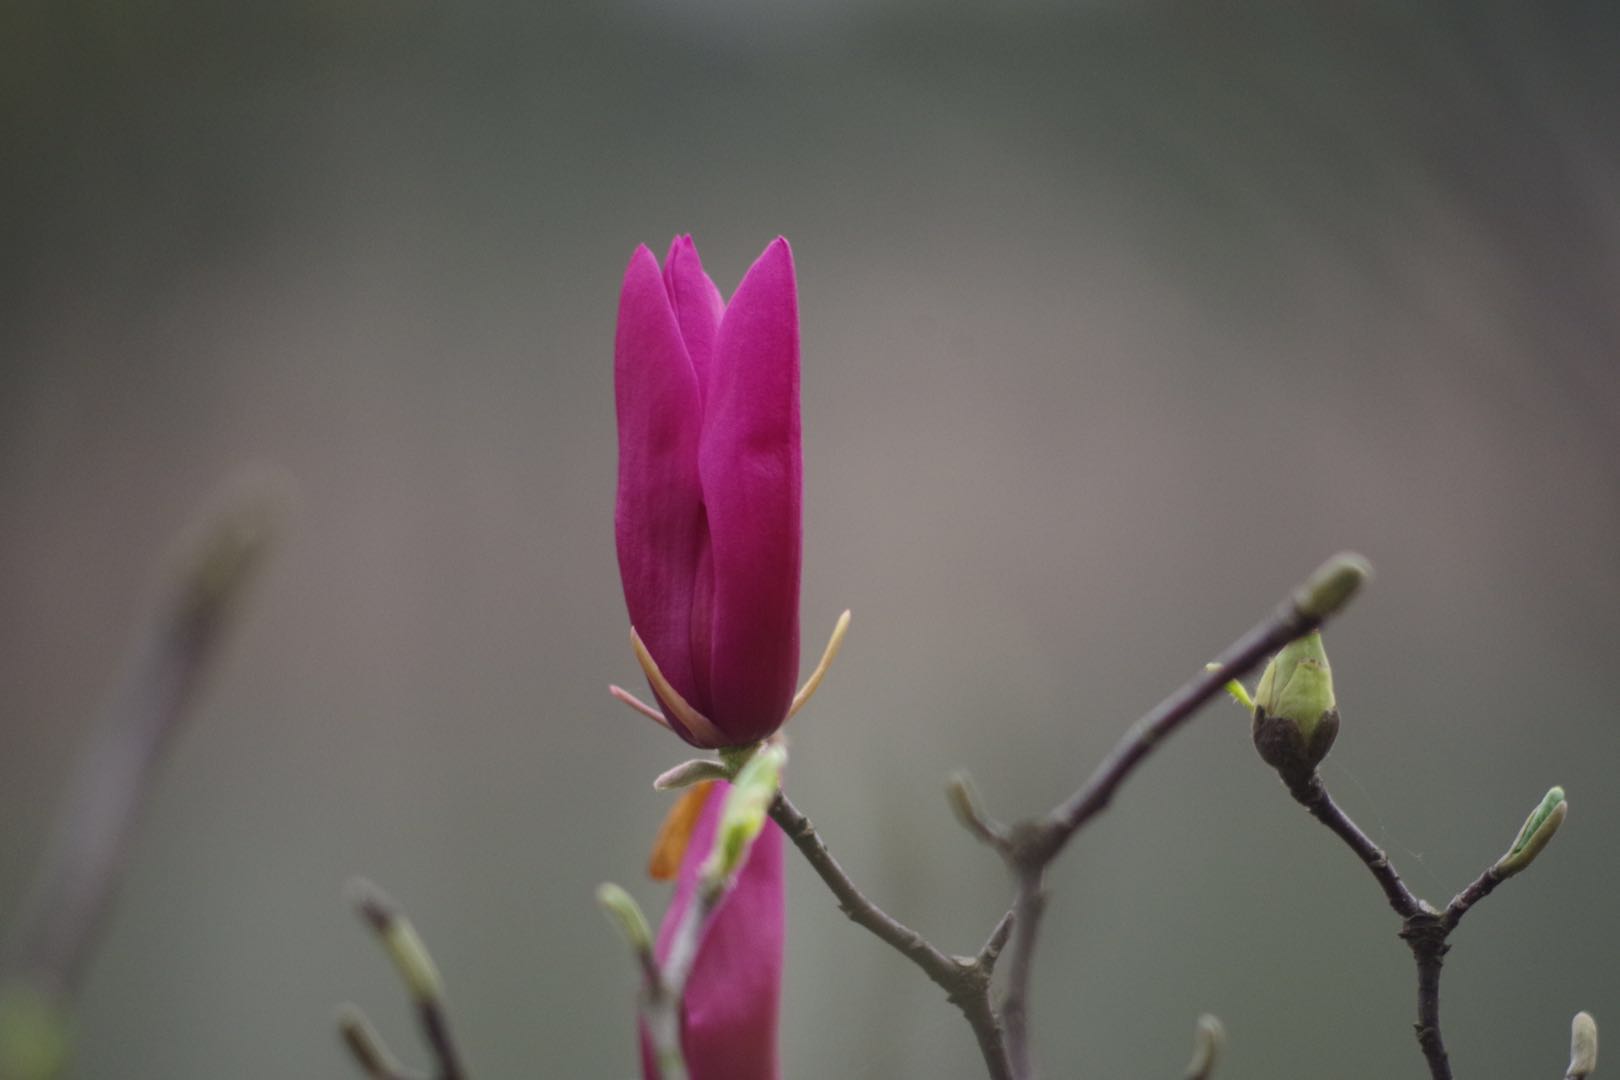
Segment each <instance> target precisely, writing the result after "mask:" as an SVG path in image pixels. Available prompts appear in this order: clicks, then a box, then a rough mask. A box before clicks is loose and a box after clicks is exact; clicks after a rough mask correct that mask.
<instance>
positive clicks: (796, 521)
mask: <svg viewBox="0 0 1620 1080" xmlns="http://www.w3.org/2000/svg"><path fill="white" fill-rule="evenodd" d="M698 471H699V475H700V476H701V479H702V485H703V501H704V505H705V506H706V508H707V510H708V520H709V543H710V550H711V553H712V557H713V560H714V577H713V582H714V586H713V587H714V600H713V605H714V617H713V623H712V627H713V630H712V637H711V640H710V659H709V708H708V709H706V710H704V711H705V714H706V715H707V716H708V717H709V719H711V720H712V721H714V723H715V725H716V726H717V727H719V728H720V729H721V730H722V731H724V732H725V733H726V734H727V735H728V736H730V737H731V738H733V739H735V740H737V742H738V743H746V742H752V741H754V740H757V739H761V738H764V737H765V736H766V735H769V734H770V733H771V732H773V731H775V730H776V729H777V728H778V727H779V726H781V724H782V721H783V720H785V719H786V718H787V711H788V707H789V704H790V703H791V702H792V700H793V689H794V684H795V682H796V681H797V680H798V673H799V564H800V553H801V548H802V546H803V529H802V525H801V502H802V498H803V471H804V465H803V457H802V449H801V441H800V430H799V314H798V299H797V296H796V293H795V286H794V275H793V253H792V250H791V249H790V248H789V247H788V243H787V241H786V240H784V239H781V238H780V237H778V238H777V239H776V240H775V241H773V242H772V243H771V245H770V246H769V247H767V248H766V249H765V252H764V254H762V255H761V256H760V257H759V259H758V260H756V261H755V263H754V265H753V266H752V267H751V268H749V271H748V273H747V275H746V276H745V277H744V278H743V280H742V284H741V285H739V286H738V287H737V293H736V295H735V296H733V297H732V299H731V303H730V304H729V305H728V306H727V308H726V311H725V314H724V316H723V317H722V318H721V320H720V332H719V335H718V336H717V337H716V339H715V349H714V359H713V362H712V365H711V368H710V372H709V386H708V391H707V397H706V399H705V404H704V410H703V434H702V439H701V443H700V446H699V450H698Z"/></svg>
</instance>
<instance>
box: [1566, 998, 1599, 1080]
mask: <svg viewBox="0 0 1620 1080" xmlns="http://www.w3.org/2000/svg"><path fill="white" fill-rule="evenodd" d="M1597 1052H1598V1034H1597V1021H1596V1020H1594V1019H1592V1014H1591V1013H1589V1012H1578V1013H1576V1014H1575V1019H1574V1020H1573V1021H1571V1022H1570V1025H1569V1070H1568V1071H1567V1072H1566V1073H1565V1074H1564V1080H1586V1078H1587V1077H1588V1076H1591V1075H1592V1074H1593V1073H1594V1072H1596V1071H1597Z"/></svg>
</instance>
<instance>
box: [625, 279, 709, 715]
mask: <svg viewBox="0 0 1620 1080" xmlns="http://www.w3.org/2000/svg"><path fill="white" fill-rule="evenodd" d="M613 385H614V395H615V398H616V401H617V407H618V419H619V495H618V503H617V506H616V507H615V510H614V515H613V519H614V520H613V524H614V534H615V537H616V539H617V541H618V548H619V573H620V577H621V578H622V580H623V582H624V600H625V606H626V607H628V608H629V611H630V622H631V624H632V625H633V626H634V627H635V628H636V631H637V632H638V633H639V634H640V635H641V640H642V641H644V642H645V643H646V645H647V649H648V650H649V651H650V652H651V653H652V655H653V656H654V658H656V659H657V661H658V666H659V668H660V669H661V670H662V671H663V672H664V675H665V677H666V678H667V679H668V680H669V682H670V685H671V686H673V687H675V689H676V690H678V691H679V692H680V693H681V694H683V695H686V696H687V698H688V700H691V701H692V703H693V705H694V706H695V707H696V708H698V709H702V708H703V703H702V699H701V698H697V697H695V692H696V679H695V678H694V676H693V666H692V665H693V660H692V590H693V588H694V584H695V581H696V577H697V567H698V562H699V559H700V557H701V554H702V548H703V545H704V535H705V531H704V525H703V495H702V489H701V487H700V485H699V481H698V469H697V450H698V435H699V430H700V426H701V417H702V412H701V407H700V405H699V402H698V387H697V376H696V374H695V373H694V371H693V369H692V362H691V360H690V359H689V358H688V357H687V354H686V347H685V345H684V344H683V343H682V341H681V332H680V327H679V325H678V324H677V322H676V319H675V312H674V310H673V309H672V307H671V305H670V302H669V294H668V292H667V291H666V290H665V288H664V282H663V277H662V275H661V274H660V273H659V270H658V261H657V260H656V259H654V258H653V254H652V252H650V251H648V250H647V249H646V248H645V247H640V248H637V249H636V253H635V254H634V255H633V256H632V257H631V259H630V266H629V268H628V269H626V270H625V274H624V287H623V290H622V292H621V293H620V295H619V327H618V334H617V336H616V338H615V340H614V349H613ZM668 712H669V709H668V703H667V702H666V703H665V714H666V715H668Z"/></svg>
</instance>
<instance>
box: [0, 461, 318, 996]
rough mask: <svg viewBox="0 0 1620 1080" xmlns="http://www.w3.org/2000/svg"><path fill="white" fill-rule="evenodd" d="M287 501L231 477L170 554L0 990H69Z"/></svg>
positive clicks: (276, 486) (2, 967)
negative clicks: (168, 756) (171, 566)
mask: <svg viewBox="0 0 1620 1080" xmlns="http://www.w3.org/2000/svg"><path fill="white" fill-rule="evenodd" d="M287 501H288V482H287V481H286V480H285V479H284V478H283V477H282V476H280V475H279V474H276V473H268V474H262V475H255V476H252V477H248V478H244V479H240V480H238V481H236V482H234V483H233V484H232V485H231V486H230V488H229V490H228V491H227V493H226V496H225V497H224V498H223V499H222V500H221V502H220V505H218V506H216V507H215V508H214V510H213V511H212V512H211V513H207V514H204V515H203V516H202V517H201V518H199V520H198V521H197V523H196V524H195V525H193V527H192V529H191V531H190V532H189V533H188V534H187V535H186V537H185V538H184V539H183V541H182V543H181V544H180V551H179V557H178V559H177V566H176V568H175V571H174V577H173V580H172V582H171V583H170V584H169V585H168V588H167V590H166V591H165V592H164V593H162V594H161V595H160V597H159V601H158V604H157V607H156V609H155V611H154V612H153V614H152V616H151V618H150V621H149V622H148V623H147V624H146V625H145V626H144V627H143V628H142V630H141V633H140V636H139V638H138V641H137V645H136V648H135V649H134V652H133V654H132V656H131V658H130V660H129V662H128V664H127V666H126V668H125V670H124V673H123V676H122V678H121V680H120V681H119V683H118V685H117V688H116V689H115V690H114V692H113V693H112V695H111V697H110V698H109V700H108V703H107V705H106V708H105V711H104V712H103V714H102V716H101V717H100V720H99V722H98V724H97V726H96V727H95V728H94V729H93V732H92V734H91V736H90V742H89V745H88V746H87V747H86V748H85V751H84V754H83V756H82V757H81V758H80V760H79V762H78V765H77V769H76V772H75V774H74V776H73V777H72V779H71V781H70V782H69V785H68V794H67V797H66V798H65V799H64V801H63V804H62V809H61V812H60V816H59V818H58V820H57V826H56V835H55V837H54V840H53V842H52V844H51V847H50V848H49V850H48V853H47V855H46V857H45V860H44V862H43V865H42V866H41V868H40V870H39V872H38V874H37V876H36V877H35V879H34V882H33V885H32V888H31V890H30V893H29V896H28V899H27V901H26V902H25V903H24V905H23V907H22V912H21V914H20V915H19V917H18V918H17V920H16V921H15V922H14V923H13V924H12V925H11V927H10V929H9V932H8V934H7V937H6V941H5V944H4V948H3V949H0V982H4V983H7V984H12V985H18V984H21V985H26V986H28V987H30V988H31V990H32V992H33V993H35V994H37V995H38V996H39V997H40V998H42V999H44V1000H47V1001H51V1002H55V1003H58V1004H61V1003H64V1002H66V1001H67V1000H68V999H69V998H70V997H71V996H72V995H73V993H74V991H75V990H76V989H77V987H78V984H79V982H80V981H81V979H82V978H83V974H84V969H85V966H86V962H87V960H88V958H89V957H90V955H91V953H92V950H93V948H94V945H95V943H96V940H97V938H98V936H99V932H100V929H101V926H102V923H103V921H104V919H105V916H106V913H107V910H108V908H109V906H110V904H111V900H112V897H113V895H114V892H115V891H116V889H117V886H118V883H119V880H120V879H121V877H122V875H123V870H124V866H125V864H126V862H127V861H128V857H129V850H130V842H131V837H132V836H133V833H134V829H135V825H136V823H137V821H138V820H139V816H140V811H141V809H142V806H143V804H144V803H145V801H146V796H147V793H148V791H149V790H150V788H151V784H152V778H153V772H154V767H155V766H156V764H157V762H158V760H159V758H160V757H161V755H162V752H163V750H164V748H165V747H167V746H168V745H169V743H170V742H171V741H172V740H173V738H174V734H175V732H176V730H177V729H178V728H179V727H180V724H181V722H182V721H183V720H184V719H185V717H186V715H187V713H188V711H189V709H190V706H191V705H192V704H193V702H194V701H195V699H196V694H197V689H198V687H199V686H200V685H201V684H202V682H203V679H204V677H205V676H206V675H207V674H208V672H209V670H210V669H211V668H212V666H213V661H214V660H215V658H216V657H217V655H218V652H219V647H220V644H221V642H222V641H223V639H224V637H225V631H226V630H227V629H228V628H229V627H230V625H231V623H232V621H233V619H232V616H234V615H235V614H236V612H237V610H238V608H239V606H240V602H241V600H242V597H243V596H244V594H245V593H246V591H247V587H248V585H249V584H250V583H251V582H252V580H253V579H254V577H255V576H256V574H255V572H256V571H257V570H258V569H259V567H260V565H261V564H262V562H263V559H264V556H265V554H266V553H267V552H268V550H269V549H270V546H271V542H272V540H273V539H274V536H275V533H276V527H277V525H278V524H279V523H280V520H281V518H282V516H283V511H284V509H285V506H286V503H287Z"/></svg>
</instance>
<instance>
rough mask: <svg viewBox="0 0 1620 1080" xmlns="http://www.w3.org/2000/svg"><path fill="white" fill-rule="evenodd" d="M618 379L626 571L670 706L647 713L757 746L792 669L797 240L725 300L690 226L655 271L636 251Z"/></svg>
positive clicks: (706, 737) (629, 597) (703, 742)
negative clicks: (794, 248)
mask: <svg viewBox="0 0 1620 1080" xmlns="http://www.w3.org/2000/svg"><path fill="white" fill-rule="evenodd" d="M613 373H614V388H615V393H616V397H617V404H618V417H619V496H618V506H617V508H616V512H615V515H614V531H615V534H616V536H617V539H618V548H619V572H620V576H621V577H622V579H623V582H624V598H625V604H626V606H627V607H628V608H629V610H630V623H631V626H632V629H633V632H634V634H635V635H636V636H635V643H636V647H637V651H638V656H639V658H640V659H641V662H642V665H643V667H644V668H646V669H647V672H648V677H649V681H650V682H651V683H652V686H653V692H654V694H655V695H656V696H657V697H658V701H659V704H660V705H661V706H662V715H658V714H657V711H656V710H652V709H650V708H646V707H643V710H644V711H646V712H648V713H649V715H654V716H655V718H656V719H658V720H659V721H660V722H663V723H666V724H668V726H669V727H671V728H672V729H673V730H674V731H675V732H676V734H678V735H680V737H681V738H683V739H685V740H686V741H687V742H689V743H692V744H693V745H695V746H702V747H720V746H743V745H747V744H749V743H753V742H757V741H759V740H760V739H763V738H765V737H766V736H768V735H770V734H771V733H772V732H774V731H775V730H776V729H777V728H778V727H780V726H781V725H782V723H783V721H785V720H786V719H787V718H788V715H789V712H790V710H791V708H792V707H793V704H794V692H793V686H794V682H795V681H796V679H797V678H798V670H799V562H800V548H801V545H802V539H803V536H802V527H801V524H800V503H801V498H802V479H801V478H802V472H803V462H802V456H801V452H800V436H799V317H798V300H797V296H796V293H795V287H794V277H793V253H792V251H791V250H790V249H789V247H788V243H787V241H786V240H784V239H781V238H780V237H779V238H777V239H776V240H774V241H772V243H771V244H770V246H769V247H767V248H766V249H765V251H764V253H763V254H762V255H760V257H759V258H758V259H757V260H756V261H755V262H754V265H753V266H752V267H750V268H749V270H748V273H747V274H746V275H744V277H743V280H742V284H741V285H739V286H737V292H736V294H735V295H734V296H733V297H732V298H731V303H730V304H726V303H725V302H724V301H723V300H722V299H721V297H720V292H719V290H718V289H716V288H715V286H714V282H712V281H710V280H709V277H708V275H707V274H705V273H704V272H703V264H702V263H701V262H700V261H699V259H698V253H697V248H696V247H695V246H694V245H693V243H692V239H691V237H689V236H682V237H677V238H676V239H675V242H674V243H673V244H671V245H670V249H669V258H668V259H667V260H666V262H665V264H664V267H663V270H662V271H660V270H659V267H658V260H657V259H656V258H654V257H653V254H652V252H650V251H648V250H647V248H646V247H645V246H643V247H639V248H637V249H636V252H635V254H634V255H633V256H631V258H630V266H629V268H628V269H627V270H626V271H625V274H624V288H623V291H622V292H621V294H620V297H619V329H618V336H617V339H616V341H615V343H614V362H613ZM812 681H814V680H812ZM620 693H621V694H622V692H620ZM623 696H626V697H628V696H627V695H623Z"/></svg>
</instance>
